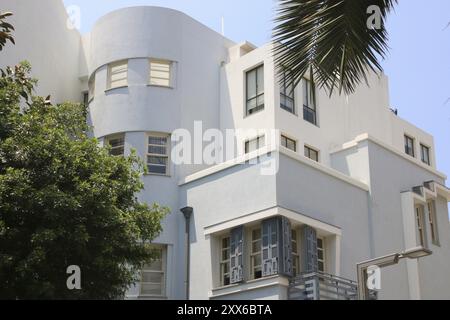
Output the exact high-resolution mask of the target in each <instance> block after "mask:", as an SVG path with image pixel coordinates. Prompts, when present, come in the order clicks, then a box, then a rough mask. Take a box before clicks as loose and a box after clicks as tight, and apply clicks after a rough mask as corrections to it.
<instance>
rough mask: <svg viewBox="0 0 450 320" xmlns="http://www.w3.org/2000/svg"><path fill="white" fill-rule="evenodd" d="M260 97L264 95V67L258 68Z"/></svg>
mask: <svg viewBox="0 0 450 320" xmlns="http://www.w3.org/2000/svg"><path fill="white" fill-rule="evenodd" d="M257 82H258V95H259V94H262V93H264V66H261V67H259V68H258V71H257Z"/></svg>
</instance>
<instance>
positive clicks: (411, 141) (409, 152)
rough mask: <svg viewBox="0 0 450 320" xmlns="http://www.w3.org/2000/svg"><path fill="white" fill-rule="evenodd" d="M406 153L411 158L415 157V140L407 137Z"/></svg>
mask: <svg viewBox="0 0 450 320" xmlns="http://www.w3.org/2000/svg"><path fill="white" fill-rule="evenodd" d="M405 153H406V154H407V155H410V156H411V157H415V152H414V139H413V138H411V137H409V136H407V135H405Z"/></svg>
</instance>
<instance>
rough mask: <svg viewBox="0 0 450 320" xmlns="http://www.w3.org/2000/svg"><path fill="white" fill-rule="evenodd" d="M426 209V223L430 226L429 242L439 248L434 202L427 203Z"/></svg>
mask: <svg viewBox="0 0 450 320" xmlns="http://www.w3.org/2000/svg"><path fill="white" fill-rule="evenodd" d="M427 208H428V222H429V224H430V230H431V242H432V243H433V244H434V245H435V246H438V247H439V246H440V242H439V229H438V221H437V215H436V202H435V201H434V200H428V201H427Z"/></svg>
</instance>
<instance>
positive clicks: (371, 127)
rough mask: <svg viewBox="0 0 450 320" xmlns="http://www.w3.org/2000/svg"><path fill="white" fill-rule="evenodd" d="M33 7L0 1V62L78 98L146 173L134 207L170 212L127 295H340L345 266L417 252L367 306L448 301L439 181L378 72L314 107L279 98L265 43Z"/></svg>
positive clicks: (316, 96) (175, 15)
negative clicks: (40, 15) (151, 256)
mask: <svg viewBox="0 0 450 320" xmlns="http://www.w3.org/2000/svg"><path fill="white" fill-rule="evenodd" d="M36 3H37V1H36V2H32V3H30V1H25V0H14V1H12V0H5V1H2V6H3V8H2V9H3V10H8V11H12V12H14V13H15V17H14V19H13V20H12V23H13V24H14V26H15V27H16V30H17V31H16V36H15V38H16V42H17V45H16V46H15V47H13V46H8V47H7V48H6V49H5V51H4V52H2V53H1V62H0V65H1V66H4V65H11V64H15V63H17V62H19V61H20V60H23V59H24V58H27V59H28V60H30V62H31V63H32V66H33V68H34V75H35V76H36V77H38V78H39V79H40V85H39V87H38V93H41V94H42V95H45V94H47V93H52V94H53V96H54V98H55V99H54V100H56V102H62V101H64V100H72V101H80V102H81V101H84V102H85V103H88V104H89V111H90V114H89V122H90V124H91V125H92V127H93V135H94V136H95V137H96V138H98V140H99V143H101V144H103V145H110V146H111V153H112V154H114V155H118V156H120V155H127V154H129V153H130V152H131V150H132V149H134V150H136V151H137V154H138V155H139V156H140V157H141V158H142V159H144V161H145V162H146V163H147V167H148V174H147V175H145V176H144V177H143V181H144V183H145V189H144V190H143V191H142V192H141V193H140V194H139V199H140V200H141V201H143V202H148V203H149V204H151V203H153V202H157V203H159V204H161V205H164V206H168V207H169V208H171V211H172V212H171V214H170V215H169V216H168V217H167V218H166V219H165V221H164V225H163V228H164V232H163V233H162V234H161V235H160V237H158V238H157V239H155V240H154V245H155V246H156V247H157V248H158V250H159V251H160V259H159V260H158V261H154V262H152V263H151V264H149V265H148V266H146V267H145V268H144V270H142V273H141V279H142V280H141V281H140V282H139V283H136V284H135V285H134V286H133V287H132V288H130V290H129V292H128V293H127V298H128V299H185V298H187V297H189V298H190V299H319V298H322V299H327V298H328V299H333V298H343V299H354V298H355V296H354V292H355V290H354V289H355V283H354V281H355V280H356V264H357V263H359V262H362V261H366V260H368V259H371V258H374V257H379V256H384V255H387V254H390V253H394V252H402V251H404V250H406V249H409V248H413V247H417V246H424V247H427V248H429V249H430V250H432V251H433V254H432V255H431V256H429V257H426V258H424V259H421V260H408V261H403V262H401V263H400V264H398V265H396V266H394V267H391V268H388V269H383V271H382V280H381V289H380V290H379V292H378V298H379V299H450V277H448V276H447V271H448V270H449V269H450V224H449V218H448V201H449V200H450V190H449V189H447V188H446V187H445V182H446V176H445V175H444V174H443V173H440V172H439V171H438V170H437V169H436V162H435V148H434V142H433V137H432V136H430V135H429V134H427V133H426V132H424V131H422V130H420V129H419V128H417V127H415V126H414V125H412V124H410V123H408V122H406V121H404V120H402V119H401V118H400V117H398V116H397V115H396V113H395V112H393V111H392V110H391V109H390V108H389V90H388V79H387V77H386V76H385V75H384V74H378V75H377V74H372V75H371V76H370V78H369V86H366V85H361V86H360V87H358V89H357V90H356V92H355V93H354V94H352V95H349V96H339V95H332V96H331V97H329V96H328V95H327V94H326V93H325V92H323V91H322V90H320V89H318V88H315V86H314V83H312V81H311V79H308V78H307V77H306V78H304V79H303V80H302V81H301V83H300V84H299V85H298V86H297V87H296V88H291V86H290V85H289V83H286V82H285V81H284V77H283V75H282V74H281V73H277V72H276V70H275V65H274V60H273V56H272V49H273V44H267V45H265V46H262V47H259V48H258V47H256V46H254V45H252V44H251V43H249V42H243V43H235V42H233V41H231V40H229V39H227V38H225V37H223V36H222V35H220V34H218V33H216V32H215V31H213V30H210V29H209V28H207V27H205V26H204V25H202V24H200V23H199V22H197V21H195V20H193V19H192V18H190V17H188V16H187V15H185V14H183V13H181V12H178V11H175V10H171V9H166V8H159V7H134V8H125V9H121V10H118V11H115V12H112V13H109V14H107V15H106V16H104V17H102V18H101V19H99V20H98V21H97V23H96V24H95V26H94V27H93V29H92V30H91V32H89V33H88V34H86V35H83V36H81V35H80V34H79V33H78V31H76V30H70V29H68V28H67V16H66V13H65V10H64V7H63V4H62V3H61V2H60V1H59V0H42V1H39V4H36ZM46 9H49V10H46ZM37 10H40V11H42V12H46V14H47V15H49V17H46V19H44V21H42V19H36V18H35V17H34V13H35V12H37ZM25 16H26V17H29V18H24V17H25ZM47 18H48V19H47ZM38 27H39V29H41V30H42V28H44V30H47V33H46V34H45V33H44V32H42V34H43V35H42V36H40V35H39V34H36V35H35V34H34V33H32V32H31V31H30V30H38ZM44 34H45V37H47V38H51V39H53V41H51V42H49V43H45V42H42V41H44V40H43V39H40V37H44ZM48 35H51V36H50V37H49V36H48ZM38 44H42V45H40V46H39V45H38ZM229 132H231V133H234V134H235V136H233V137H232V138H230V137H229V136H228V134H227V133H229ZM236 132H238V134H237V133H236ZM189 137H191V138H192V141H191V142H190V143H188V144H187V146H188V147H186V148H185V149H183V150H181V151H182V152H174V150H176V146H177V145H178V146H179V145H180V143H181V141H184V142H186V141H185V140H189V139H188V138H189ZM225 137H226V138H225ZM214 138H216V139H214ZM221 138H223V140H222V141H219V140H221ZM230 141H232V143H231V147H228V143H229V142H230ZM183 145H184V146H186V144H183ZM211 146H214V147H215V148H214V152H212V153H209V155H211V154H213V155H212V158H214V160H215V161H212V162H211V161H207V160H205V154H208V152H206V151H205V150H207V149H208V148H210V147H211ZM225 146H226V147H225ZM208 150H209V149H208ZM179 151H180V150H179ZM199 155H200V156H199ZM181 160H183V161H181ZM184 207H191V208H192V209H193V214H192V217H191V219H190V220H189V221H188V223H189V224H188V230H186V228H185V224H186V220H185V217H184V216H183V214H181V212H180V211H179V209H180V208H184ZM186 231H188V232H186ZM187 234H188V235H189V236H188V237H187ZM187 270H189V271H187ZM332 284H338V285H332ZM186 288H187V290H186ZM330 288H332V290H335V291H332V290H331V289H330ZM330 291H332V292H331V293H330ZM187 292H188V293H187Z"/></svg>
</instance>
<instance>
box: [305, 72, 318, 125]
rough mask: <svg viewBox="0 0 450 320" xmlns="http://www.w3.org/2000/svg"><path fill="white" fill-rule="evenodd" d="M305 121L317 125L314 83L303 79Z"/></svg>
mask: <svg viewBox="0 0 450 320" xmlns="http://www.w3.org/2000/svg"><path fill="white" fill-rule="evenodd" d="M302 84H303V85H302V87H303V119H304V120H305V121H308V122H310V123H312V124H314V125H317V109H316V99H315V97H316V89H315V85H314V83H313V82H311V81H310V80H308V79H306V78H303V80H302Z"/></svg>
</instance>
